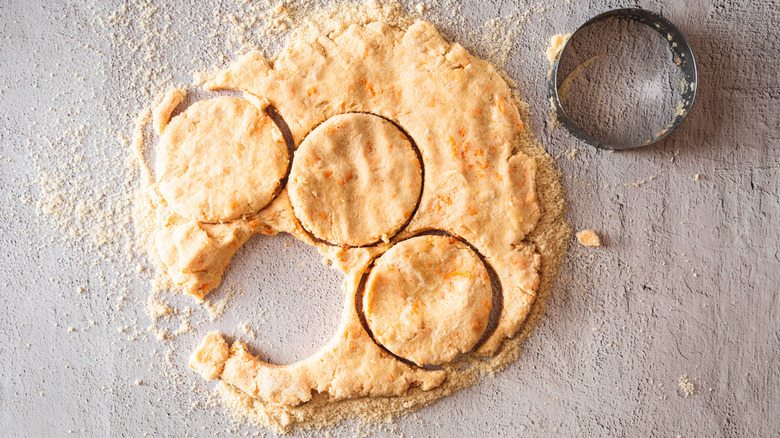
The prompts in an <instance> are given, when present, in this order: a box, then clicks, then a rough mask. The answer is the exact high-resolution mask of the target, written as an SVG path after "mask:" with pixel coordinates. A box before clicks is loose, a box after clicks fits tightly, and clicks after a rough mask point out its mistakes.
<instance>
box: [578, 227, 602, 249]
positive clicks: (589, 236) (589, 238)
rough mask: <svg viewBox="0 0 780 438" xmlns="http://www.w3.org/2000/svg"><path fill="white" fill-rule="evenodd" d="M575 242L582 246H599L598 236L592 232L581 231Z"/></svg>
mask: <svg viewBox="0 0 780 438" xmlns="http://www.w3.org/2000/svg"><path fill="white" fill-rule="evenodd" d="M577 240H578V241H579V242H580V243H581V244H582V245H583V246H601V240H600V239H599V235H598V234H596V232H595V231H593V230H582V231H580V232H579V233H577Z"/></svg>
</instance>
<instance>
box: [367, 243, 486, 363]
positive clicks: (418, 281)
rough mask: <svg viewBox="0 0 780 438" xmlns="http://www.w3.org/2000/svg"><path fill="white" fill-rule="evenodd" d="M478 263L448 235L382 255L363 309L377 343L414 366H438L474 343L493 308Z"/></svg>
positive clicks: (469, 251) (398, 245) (369, 280)
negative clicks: (411, 362) (414, 364)
mask: <svg viewBox="0 0 780 438" xmlns="http://www.w3.org/2000/svg"><path fill="white" fill-rule="evenodd" d="M492 298H493V291H492V287H491V284H490V277H489V276H488V272H487V269H486V268H485V266H484V264H483V263H482V260H480V258H479V257H478V256H477V254H475V253H474V251H472V250H471V249H470V248H469V247H468V246H466V245H464V244H463V243H461V242H460V241H458V240H457V239H455V238H452V237H445V236H420V237H413V238H411V239H408V240H405V241H403V242H401V243H399V244H397V245H395V246H394V247H393V248H391V249H390V250H389V251H387V252H386V253H385V254H384V255H382V256H381V257H380V258H379V260H378V261H377V262H376V264H375V266H374V268H373V269H372V270H371V274H369V276H368V280H367V281H366V287H365V293H364V296H363V309H364V312H365V315H366V322H368V326H369V327H370V328H371V331H372V332H373V333H374V337H375V338H376V339H377V341H378V342H379V343H381V344H382V345H384V346H385V347H386V348H387V349H388V350H390V351H391V352H393V353H394V354H396V355H398V356H401V357H403V358H406V359H408V360H411V361H413V362H414V363H416V364H418V365H440V364H443V363H447V362H449V361H451V360H452V359H454V358H455V356H457V355H458V354H459V353H464V352H467V351H469V350H471V348H472V347H474V345H475V344H476V343H477V341H479V339H480V338H481V337H482V334H483V333H484V331H485V328H486V327H487V324H488V319H489V318H490V311H491V309H492V307H493V299H492Z"/></svg>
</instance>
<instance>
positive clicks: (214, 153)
mask: <svg viewBox="0 0 780 438" xmlns="http://www.w3.org/2000/svg"><path fill="white" fill-rule="evenodd" d="M161 125H162V123H161ZM288 162H289V157H288V152H287V147H286V145H285V142H284V139H283V137H282V134H281V132H280V131H279V129H278V128H277V127H276V125H275V124H274V123H273V121H271V119H270V118H269V117H268V116H267V115H265V113H264V112H262V111H259V110H258V109H257V108H256V107H255V106H254V105H252V104H251V103H249V102H248V101H246V100H243V99H238V98H233V97H217V98H214V99H209V100H204V101H201V102H197V103H195V104H193V105H192V106H190V107H189V108H187V110H186V111H184V112H183V113H182V114H180V115H178V116H176V117H174V118H173V119H172V120H171V121H170V123H169V124H168V125H167V127H165V129H164V130H163V134H162V137H160V142H159V144H158V146H157V160H156V166H155V170H156V173H157V178H158V186H159V190H160V193H161V194H162V195H163V197H164V198H165V200H166V201H167V202H168V203H169V204H170V205H171V207H172V208H173V209H174V210H175V211H176V212H177V213H179V214H180V215H182V216H184V217H186V218H188V219H192V220H196V221H201V222H227V221H231V220H235V219H239V218H242V217H245V216H248V215H250V214H253V213H257V212H258V211H259V210H260V209H262V208H263V207H265V206H266V205H268V203H269V202H270V201H271V199H273V197H274V196H275V195H276V194H277V192H278V190H279V187H280V185H281V179H282V178H283V177H284V176H285V174H286V172H287V167H288Z"/></svg>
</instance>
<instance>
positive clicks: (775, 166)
mask: <svg viewBox="0 0 780 438" xmlns="http://www.w3.org/2000/svg"><path fill="white" fill-rule="evenodd" d="M123 4H124V2H120V1H116V0H111V1H107V2H95V3H93V2H91V1H87V2H82V1H74V2H61V1H58V2H48V1H39V0H32V1H26V2H10V1H5V2H2V3H0V90H1V91H0V169H1V170H2V171H1V172H0V187H1V188H2V190H0V212H2V215H3V216H4V220H2V221H0V251H1V253H0V254H2V257H0V286H1V287H2V289H3V292H2V293H0V307H1V308H2V309H3V312H2V316H0V336H1V337H2V339H3V342H2V343H0V364H1V365H2V366H1V367H0V430H2V432H1V433H0V435H2V436H8V437H17V436H18V437H28V436H29V437H38V436H71V435H70V434H69V432H72V433H73V436H87V437H93V436H94V437H104V436H147V434H148V436H214V435H217V436H243V435H244V434H245V433H249V434H254V433H259V434H260V435H272V434H271V433H270V432H268V431H262V430H260V431H258V430H256V429H253V428H251V427H247V426H242V425H237V424H234V423H233V422H232V421H231V420H230V419H229V417H228V416H226V415H224V413H223V411H222V409H221V408H215V407H207V406H206V404H207V401H208V397H207V396H206V395H205V394H204V392H205V391H208V390H210V389H212V388H213V382H212V383H206V382H202V381H201V379H200V378H199V377H198V376H197V375H195V374H194V373H192V372H189V370H188V369H187V367H186V357H187V355H188V354H189V351H190V350H191V349H192V348H193V347H194V346H195V345H196V344H197V342H198V340H199V339H200V338H201V337H202V335H203V334H205V333H206V332H208V331H210V330H220V331H223V332H225V333H227V334H228V335H231V337H232V338H242V339H244V340H245V341H247V342H249V343H250V344H251V345H253V348H255V349H256V351H258V352H260V353H261V354H262V355H264V356H265V359H268V360H271V361H273V362H276V363H285V362H290V361H293V360H296V359H301V358H303V357H306V356H307V355H309V354H311V353H312V352H314V351H315V350H316V349H317V347H318V346H319V345H322V344H323V343H324V342H325V339H327V337H328V336H329V335H330V334H331V333H332V332H333V331H334V330H335V327H336V325H337V323H338V319H339V314H340V309H341V306H342V303H341V301H342V293H341V292H340V289H339V283H340V281H341V278H340V275H339V274H338V273H336V272H335V271H332V270H330V269H329V268H327V267H325V266H322V265H321V264H320V262H319V257H318V256H317V254H316V253H315V251H314V250H313V249H312V248H309V247H306V246H305V245H302V244H299V243H297V242H293V241H292V239H291V238H290V237H289V236H280V237H276V238H273V239H271V238H257V239H254V240H252V241H251V242H250V243H249V245H248V246H247V247H246V248H245V249H244V250H242V251H241V252H240V253H239V255H238V256H237V258H236V260H235V262H234V264H233V266H232V267H231V268H230V269H229V271H228V272H227V274H226V278H225V283H224V286H223V287H222V288H221V289H220V290H219V291H217V292H216V293H215V297H214V300H213V301H214V302H217V301H219V299H221V298H223V297H226V296H228V295H230V294H229V289H231V285H234V284H235V285H236V286H233V288H234V289H237V288H240V289H241V290H243V292H242V293H237V294H235V295H233V296H232V297H231V298H230V299H229V301H228V302H227V306H226V308H225V312H224V314H223V316H222V317H221V318H218V319H216V320H215V321H211V320H210V319H209V314H208V312H207V311H206V310H205V309H203V308H201V307H199V306H198V305H197V304H196V303H195V302H194V301H193V300H192V299H190V298H189V297H183V296H174V297H168V298H167V299H168V301H169V302H170V303H171V304H172V305H174V306H176V307H177V308H179V309H184V307H186V306H190V307H191V308H192V315H191V317H190V320H191V322H192V325H193V330H192V331H191V332H189V333H185V334H183V335H181V336H179V337H177V338H176V339H175V341H174V345H176V346H177V347H176V349H175V350H174V351H173V352H172V353H171V354H167V353H166V352H167V351H168V347H169V345H170V343H169V342H163V343H160V342H158V341H157V340H156V339H155V338H154V335H153V334H152V333H149V332H148V331H147V329H146V328H147V326H149V325H150V324H151V321H150V319H149V317H148V316H147V315H146V314H145V313H144V306H145V302H146V297H147V293H148V280H149V278H150V273H149V271H148V270H145V271H142V272H137V271H136V266H137V265H138V264H139V261H138V260H125V259H124V256H123V255H122V249H123V248H124V242H125V240H126V239H128V238H129V237H130V233H131V228H128V226H127V223H126V222H122V221H120V220H112V219H111V216H113V215H118V214H120V213H121V214H125V215H126V214H128V212H127V208H129V207H127V205H124V207H123V206H122V204H121V203H120V204H117V201H116V200H117V199H118V197H117V195H116V194H118V193H123V192H124V193H127V191H128V190H129V187H127V186H123V185H122V182H123V179H122V178H120V177H121V176H122V175H123V172H127V170H126V167H125V163H124V162H123V157H124V154H123V153H122V152H121V151H122V150H123V148H124V147H125V146H123V144H122V141H121V140H119V139H117V134H118V133H124V136H125V137H129V135H130V133H131V130H132V117H133V116H134V115H135V114H136V113H137V111H138V110H140V109H141V108H142V106H143V105H145V104H146V103H148V102H145V101H143V99H139V98H138V97H139V96H141V97H144V96H146V98H147V99H149V98H151V94H150V93H147V92H146V91H147V90H145V87H146V86H147V85H148V80H147V79H144V78H143V77H142V75H139V74H138V72H133V71H131V70H132V69H133V68H134V67H133V66H135V65H139V64H144V65H148V66H149V68H151V69H152V70H150V72H149V78H150V79H151V80H152V81H156V80H160V79H167V78H169V77H170V79H172V80H173V81H174V82H177V83H180V82H189V81H190V76H189V72H190V71H191V70H193V69H196V68H198V69H199V68H203V67H205V66H210V65H214V64H218V65H224V63H225V62H227V61H228V60H229V59H231V58H232V57H233V50H232V48H231V46H230V45H229V44H228V36H227V33H226V32H223V31H224V30H225V29H226V26H227V24H225V25H220V26H222V27H220V29H222V31H218V32H213V28H214V27H215V25H214V23H217V22H219V23H227V22H228V21H229V19H228V17H227V12H223V13H221V14H215V13H214V10H215V8H217V6H218V4H216V2H173V3H172V4H168V3H162V2H151V1H150V2H149V3H143V4H146V5H148V6H147V7H139V6H138V5H137V4H135V3H133V2H128V4H127V5H125V7H124V9H122V5H123ZM219 5H221V6H220V9H221V10H223V11H230V10H231V8H237V7H238V6H236V5H233V4H232V3H230V4H229V3H226V2H219ZM620 6H640V7H644V8H647V9H651V10H653V11H656V12H660V13H662V14H663V15H665V16H666V17H667V18H669V19H670V20H671V21H672V22H674V23H675V24H676V25H677V26H678V27H679V28H680V29H681V30H682V32H683V33H684V34H685V35H686V37H687V38H688V39H689V41H690V43H691V45H692V47H693V50H694V53H695V55H696V58H697V61H698V67H699V85H698V96H697V102H696V105H695V107H694V109H693V111H692V113H691V115H690V116H689V118H688V120H686V122H685V123H684V124H683V125H682V127H681V128H680V129H679V130H678V131H677V132H675V133H673V134H672V135H671V136H670V137H669V138H668V139H666V140H665V141H664V142H662V143H660V144H658V145H654V146H651V147H648V148H645V149H641V150H637V151H632V152H622V153H609V152H604V151H599V150H595V149H593V148H591V147H590V146H587V145H584V144H581V143H580V142H578V141H577V140H576V139H574V138H573V137H570V136H568V135H567V134H566V132H565V131H563V130H561V129H552V126H551V122H550V118H549V103H548V101H547V99H546V83H545V82H546V73H547V69H548V63H547V60H546V59H545V58H544V51H545V49H546V47H547V42H548V39H549V37H550V36H552V35H553V34H556V33H565V32H571V31H573V30H574V29H575V28H576V27H577V26H578V25H579V24H580V23H582V22H584V21H585V20H586V19H587V18H589V17H591V16H593V15H596V14H597V13H600V12H603V11H605V10H607V9H611V8H615V7H620ZM155 8H156V10H155ZM453 9H454V8H453V7H452V5H450V4H435V3H434V4H431V5H430V8H429V9H428V11H427V12H426V13H425V16H426V18H428V19H430V20H431V21H433V22H434V23H436V24H438V25H440V27H441V28H442V30H443V32H444V34H445V35H446V36H447V37H448V38H451V39H454V40H457V41H459V42H461V43H462V44H463V45H464V46H465V47H466V48H468V49H469V50H471V51H473V52H475V53H476V54H478V55H481V56H485V57H488V56H490V54H491V52H492V51H493V50H492V49H493V48H494V47H496V46H501V45H502V44H508V45H505V47H510V48H511V50H509V52H508V56H507V58H506V62H505V63H503V65H502V66H503V68H504V69H505V71H506V72H507V74H508V76H509V77H510V78H512V79H513V80H515V81H516V82H517V83H518V86H519V90H520V91H519V94H520V96H521V98H523V99H524V100H526V101H527V102H528V103H529V104H530V107H531V110H532V112H533V115H532V117H531V123H530V126H529V129H532V130H533V131H534V132H535V133H536V135H537V136H538V138H539V139H540V141H541V142H542V144H543V145H544V146H545V147H546V148H547V150H548V151H549V152H550V153H551V154H552V155H554V156H559V158H558V159H557V162H558V164H559V166H560V168H561V170H562V172H563V175H564V177H563V183H564V185H565V187H566V190H567V197H568V200H569V216H568V217H569V220H570V221H571V223H572V225H573V227H574V228H575V229H576V230H580V229H584V228H592V229H594V230H596V231H597V232H598V233H599V235H600V236H601V239H602V243H603V245H602V247H600V248H595V249H593V248H583V247H581V246H579V245H577V244H576V243H573V244H572V246H571V248H570V253H569V258H568V260H567V262H566V263H565V266H564V272H563V273H562V277H561V281H560V283H559V285H558V287H556V289H555V290H554V291H553V292H552V294H551V295H550V296H549V298H548V299H547V300H546V303H545V316H544V319H543V320H542V322H541V323H540V324H539V325H538V326H536V327H535V328H534V329H533V332H532V335H531V337H530V338H529V339H528V341H527V342H526V343H525V345H524V352H523V354H522V356H521V357H520V359H519V360H518V361H517V362H515V363H514V364H512V365H511V366H509V368H508V369H506V370H505V371H503V372H501V373H498V374H497V375H496V376H495V377H492V378H490V377H485V378H484V381H483V382H482V383H481V384H480V385H478V386H475V387H473V388H470V389H468V390H465V391H462V392H459V393H457V394H455V395H453V396H451V397H448V398H446V399H444V400H441V401H439V402H437V403H435V404H434V405H432V406H429V407H427V408H425V409H422V410H420V411H418V412H416V413H415V414H412V415H409V416H405V417H402V418H399V419H398V420H397V422H396V423H394V424H392V425H376V426H370V427H366V426H360V425H358V424H357V423H355V422H345V423H343V424H342V425H341V426H339V427H337V428H335V429H333V430H332V432H333V434H335V435H345V436H353V435H355V434H358V435H361V434H365V433H369V432H371V433H373V435H372V436H395V435H399V434H402V433H403V434H404V435H405V436H444V437H456V436H519V435H528V436H678V435H682V436H683V437H705V436H707V437H710V436H766V437H770V436H778V435H780V415H778V412H780V302H779V301H778V289H779V288H778V285H780V234H779V233H778V230H780V138H779V137H780V129H778V124H779V123H780V122H779V120H780V106H779V105H778V104H779V103H780V102H779V100H780V88H778V80H777V77H778V76H777V70H778V68H780V54H778V47H780V41H778V30H777V23H778V22H780V7H779V6H778V4H777V2H773V1H769V0H754V1H745V2H742V1H736V0H713V1H710V0H690V1H686V2H679V1H671V0H669V1H632V2H628V1H612V0H592V1H581V2H567V1H564V0H551V1H548V2H544V3H539V2H532V3H528V4H524V5H520V6H519V7H518V6H517V5H515V4H514V3H513V2H484V3H483V2H476V1H474V2H464V3H463V5H462V7H461V8H460V10H459V11H458V12H457V13H458V14H460V15H461V16H462V18H461V19H460V20H459V21H458V22H457V23H458V24H454V23H453V22H452V21H451V20H450V19H449V18H448V17H450V16H451V15H452V13H453ZM526 10H529V11H531V12H530V13H529V14H528V15H524V12H525V11H526ZM117 11H118V12H117ZM150 11H151V12H150ZM115 12H117V14H118V15H115V16H114V18H111V16H112V14H114V13H115ZM101 17H103V18H102V19H101ZM201 17H202V18H203V21H202V22H201V21H199V20H200V19H201ZM523 17H524V18H523ZM184 18H186V20H185V19H184ZM491 19H498V20H499V22H502V23H504V24H506V27H505V28H506V29H507V30H510V31H511V33H510V32H507V33H502V34H501V35H498V36H499V37H502V38H499V40H498V42H497V44H488V43H486V42H485V41H484V38H483V37H484V36H485V35H486V34H488V33H490V27H489V26H485V25H484V24H485V23H486V22H487V21H488V20H491ZM199 23H203V24H202V25H201V24H199ZM166 26H169V27H168V28H167V29H168V34H169V35H171V37H170V38H169V39H168V40H161V39H159V38H155V37H154V36H152V37H149V38H147V35H149V34H148V32H147V30H148V29H164V28H166ZM122 35H125V36H127V35H129V36H130V38H122V37H121V36H122ZM504 36H506V37H508V39H507V38H503V37H504ZM127 41H131V43H128V42H127ZM502 41H503V42H502ZM265 43H267V44H266V45H267V48H268V52H267V53H269V54H271V53H273V50H276V48H277V47H278V42H274V41H271V42H265ZM151 45H154V46H156V50H151V49H150V48H149V47H151ZM498 61H500V59H498ZM198 63H200V64H198ZM167 72H178V73H172V74H170V75H169V73H167ZM145 82H147V83H145ZM139 93H140V94H139ZM572 149H577V150H578V153H577V154H576V157H574V159H569V158H568V157H569V156H572V155H573V154H571V151H572ZM567 152H569V153H568V154H567ZM45 175H48V178H45V177H42V176H45ZM696 175H698V177H696ZM42 183H43V184H42ZM58 184H60V185H61V187H59V190H60V191H62V192H63V193H65V194H66V196H67V194H68V193H70V194H73V193H76V192H78V193H80V197H81V199H82V202H81V205H82V207H83V208H74V206H76V207H78V205H79V203H78V202H75V201H73V200H68V199H63V200H62V201H61V202H59V203H58V202H57V201H56V196H53V195H52V193H54V191H53V189H54V188H56V187H57V186H58ZM41 187H43V188H44V190H43V192H42V190H41ZM77 189H78V190H77ZM41 200H43V201H44V202H43V203H42V204H41V206H40V207H38V206H36V204H37V203H38V202H39V201H41ZM117 205H119V207H117ZM106 206H112V207H111V208H112V213H111V215H109V216H105V215H101V214H100V213H99V212H100V211H102V210H103V209H104V207H106ZM41 209H42V210H45V211H46V212H48V214H44V215H39V214H38V212H37V211H38V210H41ZM90 217H92V218H93V219H92V221H93V222H94V220H98V219H97V218H99V220H101V221H102V223H103V225H101V226H99V227H98V228H99V229H98V231H100V233H98V232H95V231H91V230H90V227H91V225H90V223H92V222H90V220H87V221H86V222H84V221H83V220H82V219H83V218H90ZM67 218H73V219H72V220H70V222H68V220H67ZM60 232H64V233H66V235H68V236H70V237H68V238H65V239H63V238H60V237H59V235H58V234H59V233H60ZM96 234H102V235H104V236H105V235H108V236H109V237H108V238H107V239H106V240H107V242H98V243H101V245H97V244H96V243H95V242H93V239H92V237H91V236H94V235H96ZM74 235H75V237H73V236H74ZM140 263H141V265H144V266H147V267H148V266H149V264H148V262H144V261H143V260H141V261H140ZM78 288H82V289H81V293H79V292H78ZM259 309H263V310H262V311H261V310H259ZM181 316H182V315H181V314H180V315H178V316H174V317H172V318H171V320H170V321H162V322H161V323H160V324H159V325H160V326H161V327H167V328H168V329H169V330H171V331H175V330H177V328H178V326H179V324H180V322H181ZM242 322H250V328H251V329H252V330H253V331H254V332H255V337H254V338H252V337H251V336H250V335H249V334H247V333H245V332H244V330H243V329H242V328H241V327H240V323H242ZM196 323H198V324H196ZM172 372H173V373H176V372H178V375H177V376H176V377H172V376H171V374H172ZM681 376H687V379H688V380H690V381H691V382H693V383H694V385H695V391H694V393H693V394H691V395H689V396H687V397H685V393H684V392H683V391H682V389H681V388H680V387H679V386H678V379H679V378H680V377H681ZM295 435H301V436H308V435H314V434H313V433H305V432H299V433H296V434H295Z"/></svg>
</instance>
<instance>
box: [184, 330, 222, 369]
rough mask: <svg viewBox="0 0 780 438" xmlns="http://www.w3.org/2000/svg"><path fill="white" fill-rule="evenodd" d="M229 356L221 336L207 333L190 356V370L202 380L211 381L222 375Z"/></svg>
mask: <svg viewBox="0 0 780 438" xmlns="http://www.w3.org/2000/svg"><path fill="white" fill-rule="evenodd" d="M229 356H230V351H229V349H228V344H227V342H225V340H224V339H223V338H222V336H221V335H220V334H219V333H209V334H207V335H206V336H205V337H204V338H203V341H201V343H200V345H199V346H198V348H196V349H195V351H193V352H192V355H190V368H192V369H193V370H195V371H196V372H197V373H198V374H200V375H201V376H203V378H204V379H206V380H213V379H216V378H217V377H219V376H220V374H222V370H223V369H224V368H225V361H226V360H227V359H228V357H229Z"/></svg>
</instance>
